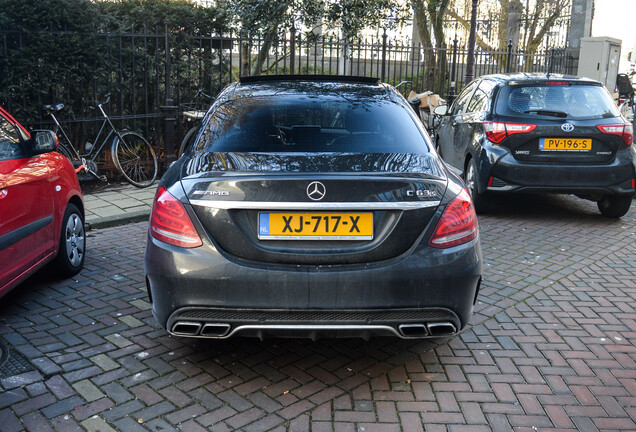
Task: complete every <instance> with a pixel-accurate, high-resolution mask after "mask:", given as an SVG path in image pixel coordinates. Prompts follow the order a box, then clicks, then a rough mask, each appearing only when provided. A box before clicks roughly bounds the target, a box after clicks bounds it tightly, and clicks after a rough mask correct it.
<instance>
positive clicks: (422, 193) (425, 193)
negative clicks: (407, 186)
mask: <svg viewBox="0 0 636 432" xmlns="http://www.w3.org/2000/svg"><path fill="white" fill-rule="evenodd" d="M406 196H409V197H414V196H416V197H419V198H433V197H436V196H437V192H435V191H432V190H428V189H418V190H408V191H406Z"/></svg>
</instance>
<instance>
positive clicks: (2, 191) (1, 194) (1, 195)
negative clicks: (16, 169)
mask: <svg viewBox="0 0 636 432" xmlns="http://www.w3.org/2000/svg"><path fill="white" fill-rule="evenodd" d="M8 193H9V192H8V191H7V190H6V189H0V199H2V198H4V197H6V196H7V194H8Z"/></svg>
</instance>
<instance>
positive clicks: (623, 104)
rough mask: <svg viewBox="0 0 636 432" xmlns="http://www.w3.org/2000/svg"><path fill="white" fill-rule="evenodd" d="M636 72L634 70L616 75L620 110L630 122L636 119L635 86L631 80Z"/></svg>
mask: <svg viewBox="0 0 636 432" xmlns="http://www.w3.org/2000/svg"><path fill="white" fill-rule="evenodd" d="M634 74H635V73H634V72H632V73H630V74H618V76H617V77H616V90H617V93H618V101H617V103H618V110H619V111H620V113H621V115H622V116H623V117H625V119H626V120H627V121H629V122H633V121H634V114H635V112H636V101H635V99H636V97H635V96H634V86H633V84H632V82H631V77H632V76H633V75H634Z"/></svg>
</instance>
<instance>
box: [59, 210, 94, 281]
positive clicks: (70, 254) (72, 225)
mask: <svg viewBox="0 0 636 432" xmlns="http://www.w3.org/2000/svg"><path fill="white" fill-rule="evenodd" d="M60 231H61V232H60V247H59V248H58V251H57V256H56V257H55V260H54V261H53V263H52V265H51V267H52V269H53V271H54V272H55V273H57V274H58V275H59V276H61V277H64V278H67V277H70V276H73V275H75V274H77V273H79V272H80V270H82V267H83V266H84V255H85V253H86V233H85V231H84V218H83V217H82V213H81V212H80V211H79V209H78V208H77V206H76V205H75V204H71V203H69V204H68V205H67V206H66V210H65V211H64V217H63V218H62V228H61V229H60Z"/></svg>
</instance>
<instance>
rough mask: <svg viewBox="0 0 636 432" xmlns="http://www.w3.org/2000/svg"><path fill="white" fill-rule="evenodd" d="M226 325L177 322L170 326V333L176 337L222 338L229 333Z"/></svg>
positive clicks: (228, 327)
mask: <svg viewBox="0 0 636 432" xmlns="http://www.w3.org/2000/svg"><path fill="white" fill-rule="evenodd" d="M230 328H231V327H230V325H229V324H227V323H205V324H203V323H200V322H196V321H177V322H176V323H174V325H173V326H172V333H173V334H175V335H177V336H204V337H211V338H215V337H223V336H226V335H227V334H228V333H229V332H230Z"/></svg>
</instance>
